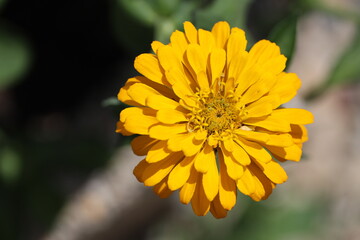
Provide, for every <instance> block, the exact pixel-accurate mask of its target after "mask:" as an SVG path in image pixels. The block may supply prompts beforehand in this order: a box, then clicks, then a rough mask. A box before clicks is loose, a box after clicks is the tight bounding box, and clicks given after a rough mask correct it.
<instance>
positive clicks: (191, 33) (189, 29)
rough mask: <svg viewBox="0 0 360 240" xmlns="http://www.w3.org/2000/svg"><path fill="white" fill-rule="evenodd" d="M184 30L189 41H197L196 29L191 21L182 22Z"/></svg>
mask: <svg viewBox="0 0 360 240" xmlns="http://www.w3.org/2000/svg"><path fill="white" fill-rule="evenodd" d="M184 31H185V35H186V38H187V40H188V41H189V43H198V34H197V30H196V28H195V27H194V25H193V24H192V23H191V22H188V21H186V22H184Z"/></svg>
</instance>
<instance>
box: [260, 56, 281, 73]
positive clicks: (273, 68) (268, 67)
mask: <svg viewBox="0 0 360 240" xmlns="http://www.w3.org/2000/svg"><path fill="white" fill-rule="evenodd" d="M286 60H287V59H286V57H285V56H284V55H279V56H276V57H274V58H272V59H271V60H268V61H267V62H266V63H264V65H262V68H263V69H264V71H269V72H272V73H274V74H279V73H281V72H282V71H284V69H285V67H286Z"/></svg>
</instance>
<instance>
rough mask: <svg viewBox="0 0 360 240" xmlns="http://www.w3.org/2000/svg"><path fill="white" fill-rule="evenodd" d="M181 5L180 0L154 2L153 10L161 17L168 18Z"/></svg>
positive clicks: (156, 0)
mask: <svg viewBox="0 0 360 240" xmlns="http://www.w3.org/2000/svg"><path fill="white" fill-rule="evenodd" d="M180 4H181V1H180V0H170V1H169V0H155V2H154V9H156V12H157V13H158V14H159V15H161V16H170V15H171V14H173V13H174V12H175V11H176V10H177V9H178V8H179V5H180Z"/></svg>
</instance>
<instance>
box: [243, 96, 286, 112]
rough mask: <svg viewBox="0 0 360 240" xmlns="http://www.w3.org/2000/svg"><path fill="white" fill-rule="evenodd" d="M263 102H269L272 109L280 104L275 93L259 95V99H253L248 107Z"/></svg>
mask: <svg viewBox="0 0 360 240" xmlns="http://www.w3.org/2000/svg"><path fill="white" fill-rule="evenodd" d="M263 104H270V105H271V107H272V109H276V108H278V107H279V106H280V104H281V102H280V97H279V96H278V95H277V94H272V95H267V96H263V97H261V98H260V99H259V100H257V101H255V102H254V103H251V104H250V105H249V106H248V108H251V107H255V106H258V105H263Z"/></svg>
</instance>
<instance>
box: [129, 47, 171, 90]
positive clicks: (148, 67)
mask: <svg viewBox="0 0 360 240" xmlns="http://www.w3.org/2000/svg"><path fill="white" fill-rule="evenodd" d="M134 67H135V69H136V70H137V71H138V72H139V73H141V74H142V75H144V76H145V77H147V78H148V79H150V80H152V81H154V82H156V83H160V84H163V85H166V86H170V85H169V83H168V82H167V81H166V79H165V77H164V70H163V69H162V68H161V67H160V64H159V60H158V59H157V57H156V56H155V55H153V54H151V53H143V54H141V55H139V56H137V57H136V58H135V62H134Z"/></svg>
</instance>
